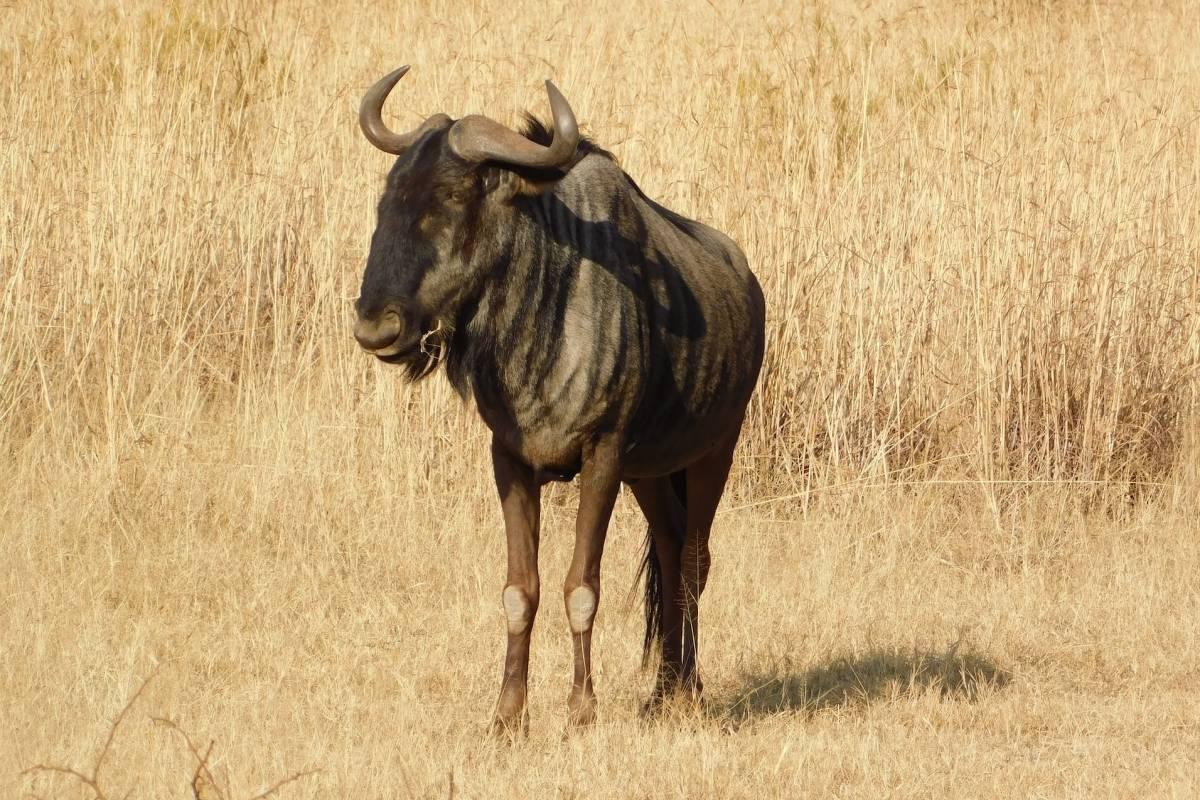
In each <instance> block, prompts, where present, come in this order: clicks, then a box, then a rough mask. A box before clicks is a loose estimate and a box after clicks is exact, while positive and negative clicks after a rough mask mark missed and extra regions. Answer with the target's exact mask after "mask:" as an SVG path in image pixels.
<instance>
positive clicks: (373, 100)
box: [358, 64, 450, 156]
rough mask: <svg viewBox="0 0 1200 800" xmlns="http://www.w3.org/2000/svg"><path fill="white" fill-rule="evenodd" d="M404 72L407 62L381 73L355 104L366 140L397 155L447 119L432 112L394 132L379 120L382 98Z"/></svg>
mask: <svg viewBox="0 0 1200 800" xmlns="http://www.w3.org/2000/svg"><path fill="white" fill-rule="evenodd" d="M407 72H408V65H407V64H405V65H404V66H403V67H401V68H400V69H398V70H396V71H395V72H389V73H388V74H387V75H384V76H383V77H382V78H380V79H379V81H378V82H377V83H376V84H375V85H374V86H372V87H371V88H370V89H368V90H367V93H366V94H365V95H363V99H362V104H361V105H360V106H359V107H358V124H359V126H360V127H361V128H362V132H363V134H364V135H366V137H367V141H369V142H370V143H371V144H373V145H375V146H376V147H378V148H379V149H380V150H382V151H383V152H385V153H391V154H392V155H394V156H398V155H400V154H401V153H403V152H404V151H405V150H407V149H408V148H409V147H411V146H412V143H413V142H415V141H416V140H417V139H420V138H421V136H422V135H423V134H424V133H425V132H426V131H428V130H430V129H431V128H437V127H440V126H442V125H445V124H446V123H447V122H449V121H450V118H449V117H447V116H446V115H445V114H434V115H433V116H432V117H430V118H429V119H427V120H425V121H424V122H423V123H421V126H420V127H419V128H417V129H416V130H412V131H409V132H408V133H396V132H395V131H392V130H390V129H389V128H388V126H387V125H385V124H383V113H382V112H383V101H384V100H386V99H387V96H388V94H389V93H390V92H391V91H392V87H394V86H395V85H396V84H397V83H398V82H399V81H400V79H401V78H403V77H404V75H405V74H406V73H407Z"/></svg>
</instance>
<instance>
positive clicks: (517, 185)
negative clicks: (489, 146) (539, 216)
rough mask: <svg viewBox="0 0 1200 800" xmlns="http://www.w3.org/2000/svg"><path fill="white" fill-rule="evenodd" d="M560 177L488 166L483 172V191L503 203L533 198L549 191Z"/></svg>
mask: <svg viewBox="0 0 1200 800" xmlns="http://www.w3.org/2000/svg"><path fill="white" fill-rule="evenodd" d="M561 177H562V174H561V173H558V172H547V171H544V170H513V169H506V168H504V167H499V166H488V167H485V168H484V172H483V190H484V191H485V192H487V193H489V194H494V195H495V197H496V198H497V199H500V200H504V201H509V200H513V199H515V198H517V197H535V196H537V195H539V194H542V193H543V192H546V191H549V190H550V189H551V188H552V187H553V186H554V184H555V183H556V182H557V181H558V179H559V178H561Z"/></svg>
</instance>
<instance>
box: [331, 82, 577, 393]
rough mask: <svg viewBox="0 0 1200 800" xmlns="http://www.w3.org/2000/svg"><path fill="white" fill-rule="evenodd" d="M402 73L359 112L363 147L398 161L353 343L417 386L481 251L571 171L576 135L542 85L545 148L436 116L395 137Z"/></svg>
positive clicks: (472, 282) (490, 123) (489, 127)
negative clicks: (515, 213)
mask: <svg viewBox="0 0 1200 800" xmlns="http://www.w3.org/2000/svg"><path fill="white" fill-rule="evenodd" d="M406 72H408V67H406V66H405V67H401V68H400V69H398V70H396V71H395V72H392V73H391V74H389V75H387V76H385V77H384V78H382V79H381V80H380V81H379V82H378V83H376V84H375V85H374V86H372V87H371V89H370V90H369V91H368V92H367V94H366V95H365V96H364V97H363V101H362V105H361V107H360V110H359V124H360V125H361V126H362V130H363V133H364V134H365V135H366V137H367V139H368V140H369V141H370V142H371V143H372V144H374V145H375V146H376V147H378V148H379V149H380V150H383V151H384V152H387V153H392V154H394V155H396V156H397V159H396V163H395V165H394V166H393V167H392V170H391V173H390V174H389V175H388V179H387V187H386V189H385V190H384V193H383V197H382V198H381V199H380V201H379V208H378V218H377V220H376V225H375V233H374V235H373V236H372V237H371V251H370V254H369V255H368V256H367V265H366V270H365V272H364V274H363V283H362V290H361V292H360V293H359V298H358V301H357V303H356V310H357V312H358V319H357V321H356V323H355V325H354V338H355V339H357V340H358V343H359V344H360V345H362V347H363V348H364V349H365V350H367V351H369V352H371V353H373V354H374V355H375V356H377V357H378V358H380V359H381V360H383V361H387V362H389V363H398V364H404V365H406V366H407V367H408V371H409V374H410V376H412V377H413V378H418V377H421V376H423V375H425V374H428V373H429V372H431V371H432V369H433V367H435V366H436V365H437V356H438V354H439V349H440V348H441V347H442V346H443V344H444V342H443V341H442V339H441V337H443V336H444V335H445V333H446V331H447V329H448V328H449V326H450V325H451V324H452V320H453V315H454V313H455V311H456V310H457V308H458V307H459V306H460V305H461V303H462V302H463V300H464V298H465V297H466V296H467V295H469V293H470V292H471V291H472V289H473V288H474V287H475V286H477V285H478V282H479V281H480V280H481V279H482V276H481V275H479V274H476V273H477V272H478V271H479V269H480V264H481V263H482V261H483V260H482V259H478V258H476V257H475V256H476V254H477V251H478V250H479V249H480V248H482V247H486V244H485V242H486V241H487V239H488V236H489V235H490V234H491V232H492V231H493V230H494V228H495V226H496V224H497V222H498V221H499V220H501V219H503V216H504V212H505V211H506V210H507V209H509V208H511V205H512V202H513V199H514V198H515V197H516V196H517V195H520V194H524V193H530V192H536V191H540V190H541V189H542V188H544V186H546V185H547V184H546V183H545V180H546V179H547V178H552V177H554V176H555V175H556V173H557V174H561V172H562V171H564V170H565V169H568V168H569V165H570V163H571V160H572V158H573V157H574V156H575V151H576V147H577V146H578V144H579V131H578V128H577V126H576V123H575V115H574V114H573V113H572V111H571V107H570V106H569V105H568V104H567V101H566V100H565V99H564V98H563V96H562V95H561V94H560V93H559V91H558V89H556V88H555V87H554V85H553V84H552V83H550V82H549V81H547V82H546V91H547V93H548V94H549V96H550V107H551V110H552V112H553V115H554V133H553V140H552V141H551V142H550V144H549V145H543V144H540V143H537V142H534V141H532V140H530V139H528V138H526V137H524V136H521V135H520V134H518V133H516V132H515V131H513V130H510V129H509V128H507V127H505V126H503V125H501V124H500V123H498V122H495V121H494V120H491V119H488V118H487V117H483V116H478V115H473V116H468V117H464V118H463V119H461V120H458V121H454V120H452V119H450V118H449V117H448V116H446V115H445V114H435V115H433V116H432V117H430V118H429V119H427V120H425V122H424V123H422V124H421V125H420V126H419V127H418V128H416V129H415V130H413V131H409V132H407V133H395V132H393V131H391V130H389V129H388V127H387V126H386V125H385V124H384V123H383V119H382V116H381V111H382V108H383V102H384V100H385V99H386V98H387V96H388V93H389V92H391V90H392V88H393V87H394V86H395V85H396V83H397V82H398V81H399V80H400V79H401V78H402V77H404V74H405V73H406Z"/></svg>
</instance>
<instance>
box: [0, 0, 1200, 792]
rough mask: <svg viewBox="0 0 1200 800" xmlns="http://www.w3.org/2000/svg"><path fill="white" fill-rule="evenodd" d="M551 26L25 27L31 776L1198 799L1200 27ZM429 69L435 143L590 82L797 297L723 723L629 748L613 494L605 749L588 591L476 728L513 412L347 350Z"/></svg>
mask: <svg viewBox="0 0 1200 800" xmlns="http://www.w3.org/2000/svg"><path fill="white" fill-rule="evenodd" d="M541 8H542V6H541V5H540V4H536V3H530V2H524V0H509V2H505V3H493V4H489V6H488V7H484V6H478V5H477V6H474V7H471V8H463V7H461V6H460V5H458V4H446V3H438V2H414V3H403V4H396V3H391V4H378V3H334V4H330V5H326V4H317V3H303V4H302V3H294V4H273V5H272V7H270V8H266V7H263V8H260V4H257V3H249V2H242V1H241V0H201V2H197V3H179V2H144V1H142V0H134V1H133V2H127V3H123V4H113V3H106V2H86V1H85V0H80V2H76V3H59V4H52V5H51V6H50V7H49V8H46V7H43V6H42V5H41V4H33V3H18V4H15V5H13V4H10V5H8V6H0V98H2V101H3V108H4V110H5V113H4V114H3V115H2V116H3V120H2V121H0V465H2V466H0V469H2V470H3V474H4V475H5V479H4V481H3V482H2V483H0V531H2V533H3V537H4V543H5V545H6V557H5V568H4V569H3V570H0V598H3V603H0V650H2V651H3V652H4V653H5V654H6V657H5V658H4V659H3V660H2V662H0V698H2V700H3V702H0V795H4V796H19V795H21V794H22V793H25V794H27V795H30V796H38V797H50V796H54V797H60V796H61V797H92V796H95V795H97V794H103V795H104V796H106V797H123V796H125V795H126V793H128V792H132V795H131V796H175V797H184V796H188V795H189V794H202V793H203V792H202V790H200V789H197V788H196V787H197V786H198V785H199V783H204V785H205V786H213V787H218V788H219V791H220V792H221V796H223V797H230V798H233V797H238V798H240V797H253V796H255V795H261V794H262V793H264V792H266V791H268V790H271V789H272V788H275V787H276V786H277V784H278V783H279V782H280V781H281V780H285V779H286V778H287V777H288V776H296V775H299V774H300V773H302V772H305V771H307V770H319V772H317V773H316V774H314V775H311V776H306V777H304V778H303V779H302V780H297V781H293V782H290V783H286V784H284V785H279V786H277V790H276V791H275V792H274V794H272V796H278V797H281V798H287V797H300V796H321V797H397V796H399V797H406V796H439V797H444V796H447V795H448V794H449V793H451V791H452V790H451V786H453V787H454V788H453V792H454V793H455V795H456V796H461V797H496V796H511V797H540V796H552V795H553V796H569V797H573V796H594V797H676V796H680V797H682V796H686V797H701V796H706V797H733V796H744V797H755V798H759V797H764V796H803V795H809V796H843V797H878V796H883V795H889V796H931V795H933V796H943V795H963V796H976V797H1013V796H1064V797H1083V796H1131V795H1137V796H1145V795H1147V794H1149V795H1154V796H1177V797H1191V796H1194V795H1195V794H1196V792H1197V790H1198V788H1200V760H1198V757H1197V753H1200V710H1198V708H1200V705H1198V704H1197V701H1196V698H1197V693H1198V692H1200V667H1198V666H1197V661H1196V653H1197V652H1200V641H1198V638H1200V637H1198V634H1197V631H1198V630H1200V625H1198V624H1197V620H1200V593H1198V592H1197V588H1196V585H1197V584H1196V575H1197V574H1198V573H1200V537H1198V536H1197V533H1198V530H1197V526H1196V522H1195V520H1196V515H1197V512H1198V511H1200V507H1198V504H1197V502H1196V497H1197V492H1198V491H1200V436H1198V434H1200V423H1198V418H1200V415H1198V411H1200V405H1198V399H1200V398H1198V391H1197V386H1198V377H1200V376H1198V375H1197V369H1198V365H1200V272H1198V261H1200V188H1198V182H1200V48H1197V47H1196V46H1195V45H1196V42H1197V41H1200V9H1198V8H1197V7H1196V6H1195V4H1194V3H1190V2H1183V0H1177V1H1175V2H1164V3H1160V4H1157V5H1156V7H1155V8H1153V9H1149V8H1143V6H1142V5H1141V4H1137V3H1106V2H1093V3H1082V2H1080V3H1073V2H1063V3H1045V4H1043V3H1037V2H1016V0H1013V2H995V3H991V4H974V3H952V2H943V1H942V0H936V1H935V2H932V3H926V4H917V3H914V2H913V0H896V1H895V2H892V1H891V0H884V2H880V3H875V4H872V5H870V6H869V7H864V8H857V7H854V6H852V5H850V4H849V3H843V2H830V3H823V4H804V8H803V10H797V9H795V8H791V7H790V6H788V5H782V4H770V3H754V2H746V3H743V4H742V5H740V6H738V7H736V8H735V7H732V6H728V5H722V4H704V3H694V4H691V6H690V7H687V8H679V9H676V8H674V7H672V6H668V5H664V6H663V7H661V8H657V9H648V8H647V7H646V6H645V4H641V3H630V2H620V0H618V2H617V3H615V4H597V3H593V4H590V5H589V6H584V7H581V8H578V9H576V10H573V11H570V12H564V13H561V14H557V15H556V14H547V13H545V12H544V11H542V10H541ZM402 62H412V63H413V64H414V65H415V67H414V71H413V73H412V75H411V76H410V77H409V79H408V80H407V81H406V82H405V84H404V86H403V87H402V91H400V92H398V93H397V98H396V100H395V102H394V103H393V104H392V105H391V106H390V107H391V108H392V111H393V113H394V114H395V116H396V118H397V119H398V120H399V122H400V123H412V122H414V121H416V120H418V119H419V118H421V116H422V115H423V114H427V113H431V112H433V111H436V110H444V111H447V112H449V113H451V114H454V115H461V114H463V113H467V112H470V111H479V110H484V111H487V112H488V113H491V114H493V115H495V116H498V117H499V118H501V119H504V120H505V121H509V122H511V121H513V120H515V119H516V115H517V112H518V111H519V110H520V109H521V108H525V107H528V108H531V109H534V110H537V111H542V110H543V108H544V102H545V101H544V98H543V97H542V96H541V95H540V91H541V90H540V79H541V78H543V77H547V76H553V77H554V79H555V81H556V83H557V84H558V85H559V86H560V87H562V88H563V90H564V91H565V92H566V94H567V96H568V97H569V98H570V100H571V102H572V104H573V105H574V107H575V109H576V111H577V113H578V115H579V116H580V118H581V120H583V121H584V122H585V123H586V124H587V125H588V126H589V127H590V130H591V132H592V133H594V134H595V135H596V136H597V138H598V139H599V141H600V142H601V143H603V144H605V145H607V146H610V147H612V148H613V149H614V150H615V151H616V152H617V153H618V155H619V156H620V158H621V159H622V162H623V163H624V165H625V166H626V168H627V169H628V170H629V171H630V172H631V173H632V174H633V175H635V176H636V177H637V178H638V180H639V182H640V183H641V184H642V186H643V187H644V188H645V189H646V190H647V191H648V192H649V193H650V194H651V195H653V196H656V197H658V198H659V199H661V200H663V201H664V202H665V203H666V204H667V205H670V206H672V207H675V208H677V209H679V210H681V211H683V212H686V213H690V214H693V215H696V216H699V217H700V218H702V219H704V220H706V221H708V222H711V223H713V224H715V225H716V226H717V227H719V228H721V229H723V230H726V231H728V232H730V233H731V234H732V235H733V236H734V237H735V238H736V239H737V240H738V241H740V242H741V243H742V244H743V246H744V247H745V249H746V250H747V253H748V255H749V256H750V260H751V262H752V264H754V265H755V268H756V270H757V272H758V274H759V275H760V276H761V277H762V279H763V282H764V284H765V287H766V290H767V293H768V302H769V305H770V309H771V320H770V333H769V335H770V345H769V354H768V363H767V368H766V371H765V377H764V381H763V384H762V386H761V389H760V392H759V393H758V395H757V397H756V399H755V402H754V405H753V409H752V413H753V417H752V420H751V423H750V426H749V429H748V432H747V435H746V438H745V441H744V445H743V448H742V451H741V455H740V458H739V461H738V466H737V467H736V469H737V472H736V474H735V476H734V481H733V486H732V489H731V493H730V496H729V498H728V500H727V502H726V504H725V506H724V511H723V512H722V513H721V516H720V518H719V520H718V528H717V530H716V532H715V535H714V537H715V538H714V550H715V553H714V556H715V566H714V574H713V578H712V581H711V583H710V587H711V588H710V589H709V593H708V594H706V595H705V601H704V621H705V633H704V637H705V641H706V642H707V646H706V648H705V650H704V664H705V669H706V680H707V685H708V690H709V702H708V705H707V706H706V707H705V708H704V709H703V710H702V711H700V712H696V713H691V714H688V713H681V714H680V715H678V716H677V717H674V718H671V719H668V720H665V721H663V722H660V723H657V724H654V725H650V726H643V725H641V724H640V723H639V722H638V721H637V719H636V708H637V701H638V699H639V697H640V696H641V694H642V693H644V692H645V691H646V690H647V689H648V677H647V676H643V675H640V674H639V673H638V672H637V663H638V655H639V653H638V649H639V642H640V630H639V629H640V613H639V609H637V608H636V606H635V604H634V603H633V602H632V601H629V600H626V599H625V598H624V597H623V592H622V589H623V588H624V586H625V585H626V584H627V583H628V581H629V580H631V578H632V575H633V571H634V561H635V559H636V555H637V550H638V546H639V544H640V539H641V535H642V534H641V526H640V523H639V522H638V520H637V518H636V515H635V511H634V509H633V508H632V504H631V503H629V502H627V500H625V499H622V501H621V502H620V503H619V504H618V511H617V517H616V520H615V522H614V526H613V532H612V536H611V539H612V544H611V545H610V547H609V550H608V552H609V553H610V555H609V557H608V559H607V560H606V572H605V575H606V581H607V583H608V586H609V587H610V590H609V591H608V592H607V594H606V597H607V599H606V601H605V604H604V605H603V606H602V607H601V610H600V619H599V622H598V629H597V636H598V644H597V659H598V663H597V669H598V672H599V691H600V692H601V714H602V722H601V724H600V725H599V726H598V728H597V729H596V730H595V731H593V732H592V733H590V734H588V735H586V736H581V737H577V738H574V739H571V740H569V741H565V742H564V741H562V740H561V739H560V734H561V726H562V722H563V719H564V715H563V708H562V700H563V699H564V698H565V694H566V688H567V663H568V661H569V657H570V656H569V648H568V646H567V641H566V636H565V624H564V621H563V619H562V615H561V614H560V613H559V612H558V609H557V607H556V604H555V603H554V602H553V600H552V596H551V600H550V601H549V602H547V603H546V604H545V610H544V613H543V615H542V618H541V619H542V621H541V623H540V625H539V627H538V629H537V632H536V634H535V644H534V647H535V656H534V659H535V660H534V667H533V677H532V683H531V690H532V693H533V697H532V702H533V717H534V731H533V735H532V736H531V738H530V740H529V741H528V742H524V743H521V744H518V745H516V746H515V747H514V748H511V749H509V748H505V747H500V746H497V745H496V744H494V743H493V742H491V741H490V740H488V739H487V738H486V737H484V736H483V731H484V723H485V721H486V719H487V716H488V714H489V712H490V703H491V702H492V700H493V697H494V692H495V690H496V688H497V684H498V679H499V667H500V655H501V653H500V650H501V647H502V644H503V643H502V630H503V621H502V615H501V612H500V609H499V590H500V588H501V582H502V569H503V549H502V548H503V542H502V536H501V535H500V532H499V531H500V527H499V525H500V523H499V514H498V509H497V508H496V505H495V503H494V501H493V498H492V495H493V491H492V489H491V487H490V484H489V477H488V475H489V471H488V469H487V467H486V441H487V436H486V432H485V430H484V429H483V427H482V425H481V423H479V422H478V421H477V420H476V419H475V418H474V416H473V412H472V411H471V410H470V409H469V408H464V407H462V406H461V405H460V404H458V402H457V401H456V400H454V399H453V395H452V393H451V392H450V391H449V390H448V388H447V387H446V386H445V385H444V383H443V382H442V381H441V379H436V380H435V381H432V382H430V383H428V384H425V385H422V386H421V387H420V388H418V389H416V390H407V389H404V388H401V387H400V386H399V385H398V382H397V381H396V379H395V375H394V373H393V372H392V371H389V370H388V369H386V368H385V367H383V366H382V365H379V364H374V363H372V361H371V359H369V358H365V357H363V356H362V355H361V354H360V353H357V352H355V349H354V346H353V342H352V340H351V338H350V336H349V325H348V322H349V309H350V307H349V301H350V300H351V299H352V298H353V297H354V296H355V295H356V294H357V281H358V278H359V270H360V267H361V263H362V258H363V255H364V253H365V249H366V243H367V240H368V236H369V234H370V230H371V226H372V224H373V205H374V201H375V197H376V194H377V192H378V190H379V188H380V186H381V176H382V174H383V172H384V170H385V169H386V167H387V165H388V161H387V158H386V157H385V156H383V155H382V154H380V153H378V152H376V151H374V150H373V149H371V148H370V146H369V145H367V144H366V142H365V141H363V140H362V138H361V136H360V135H359V134H358V132H357V129H356V121H355V113H354V110H355V107H356V104H357V100H358V96H359V94H360V92H361V91H362V90H363V89H364V88H365V87H366V86H367V85H368V84H369V83H370V82H371V81H372V80H374V79H375V78H376V77H377V76H378V75H379V74H381V73H382V72H383V71H385V70H387V69H390V68H391V67H393V66H394V65H396V64H398V63H402ZM572 505H573V494H572V490H571V489H570V488H569V487H560V488H557V489H555V490H554V491H552V492H551V493H550V498H549V506H550V507H549V509H548V510H547V513H546V515H545V526H546V535H545V545H544V551H545V552H544V554H543V557H542V564H543V569H544V572H545V585H547V586H553V585H555V584H556V583H557V582H558V581H560V580H561V578H562V571H563V569H564V567H565V562H566V558H567V548H568V546H569V542H568V537H567V531H568V530H569V521H570V518H571V509H572ZM614 589H615V590H614ZM151 673H154V674H155V675H156V678H155V679H154V681H153V682H152V683H151V684H150V685H149V687H148V688H147V689H146V690H145V692H144V693H143V694H142V695H141V697H140V698H139V699H138V701H137V703H136V704H134V705H132V706H128V709H129V710H128V713H127V714H126V715H125V717H124V719H123V720H122V722H121V725H120V726H119V727H118V728H116V729H115V734H113V735H112V737H111V741H109V743H108V744H107V745H106V744H105V742H106V740H107V739H108V737H109V736H110V732H111V731H113V730H114V728H113V719H114V718H115V717H116V715H117V714H118V712H120V711H121V709H122V708H126V707H127V703H128V702H129V700H130V697H131V696H132V695H133V693H134V691H135V690H136V689H137V687H138V686H140V685H141V684H142V681H143V680H144V679H145V677H146V676H147V675H149V674H151ZM156 717H157V718H161V719H168V720H170V723H169V724H167V725H164V724H161V723H155V722H154V718H156ZM183 734H186V735H183ZM214 741H215V743H216V744H215V746H213V747H212V748H211V750H206V748H207V747H208V746H209V745H208V743H209V742H214ZM102 748H103V749H102ZM101 753H103V759H102V762H103V764H102V766H103V769H102V770H101V771H100V773H99V774H97V773H96V772H95V771H94V770H93V767H94V766H95V765H97V764H98V763H99V762H98V761H97V758H98V756H99V754H101ZM39 764H40V765H44V766H57V767H60V768H62V769H68V770H74V771H75V772H77V773H79V776H83V777H85V778H89V779H90V780H91V781H92V783H93V784H95V786H94V787H93V788H92V789H89V788H87V787H86V785H85V784H86V781H85V782H83V783H81V782H80V778H79V776H72V775H69V774H63V773H61V772H58V773H54V772H49V771H46V770H38V769H35V770H34V771H33V772H26V771H27V770H29V769H30V768H33V767H35V766H36V765H39ZM201 768H203V770H202V769H201ZM202 772H203V773H204V774H202ZM201 778H203V781H201Z"/></svg>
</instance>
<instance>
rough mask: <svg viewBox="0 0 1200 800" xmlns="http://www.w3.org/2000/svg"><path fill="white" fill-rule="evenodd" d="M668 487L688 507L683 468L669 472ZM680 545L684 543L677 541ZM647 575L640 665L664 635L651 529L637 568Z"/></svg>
mask: <svg viewBox="0 0 1200 800" xmlns="http://www.w3.org/2000/svg"><path fill="white" fill-rule="evenodd" d="M671 488H672V489H673V490H674V491H675V496H676V497H677V498H678V499H679V502H680V505H681V506H682V507H683V508H684V509H685V510H686V509H687V479H686V477H685V475H684V472H683V470H680V471H679V472H676V473H673V474H672V475H671ZM677 544H678V545H679V546H680V547H682V546H683V542H682V541H681V542H677ZM640 571H641V572H642V573H643V574H644V575H645V576H646V593H645V604H646V637H645V639H644V640H643V641H642V668H643V669H645V668H646V667H647V666H649V664H650V661H651V659H652V658H653V657H654V656H656V655H658V654H659V653H660V652H661V649H662V647H661V646H662V638H663V594H662V566H661V565H659V563H658V553H657V552H656V551H655V549H654V531H652V530H650V528H646V554H645V555H644V556H643V557H642V567H641V570H640Z"/></svg>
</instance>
